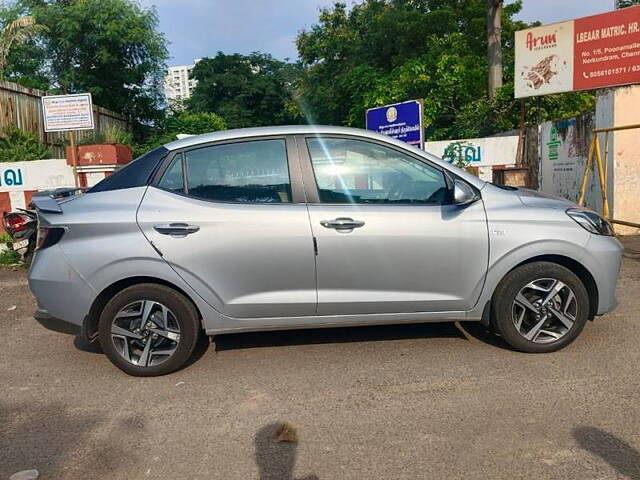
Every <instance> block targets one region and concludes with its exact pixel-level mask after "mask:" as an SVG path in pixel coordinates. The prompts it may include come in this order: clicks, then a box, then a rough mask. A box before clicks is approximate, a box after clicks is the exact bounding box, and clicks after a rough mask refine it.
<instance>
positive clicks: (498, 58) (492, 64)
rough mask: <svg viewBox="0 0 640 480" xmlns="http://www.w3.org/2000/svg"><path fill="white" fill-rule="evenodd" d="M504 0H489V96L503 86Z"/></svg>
mask: <svg viewBox="0 0 640 480" xmlns="http://www.w3.org/2000/svg"><path fill="white" fill-rule="evenodd" d="M501 15H502V0H487V46H488V56H489V98H491V99H493V98H494V97H495V94H496V90H497V89H498V88H500V87H501V86H502V41H501V40H502V25H501Z"/></svg>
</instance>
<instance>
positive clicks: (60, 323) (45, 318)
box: [33, 308, 82, 335]
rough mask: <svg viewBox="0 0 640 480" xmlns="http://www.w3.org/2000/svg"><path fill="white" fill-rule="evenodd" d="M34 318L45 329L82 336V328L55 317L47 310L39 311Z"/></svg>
mask: <svg viewBox="0 0 640 480" xmlns="http://www.w3.org/2000/svg"><path fill="white" fill-rule="evenodd" d="M33 318H35V319H36V321H37V322H38V323H39V324H40V325H42V326H43V327H44V328H47V329H49V330H53V331H54V332H58V333H66V334H67V335H81V334H82V327H81V326H80V325H76V324H75V323H71V322H67V321H66V320H62V319H61V318H57V317H54V316H53V315H51V314H50V313H49V312H47V311H46V310H42V309H40V308H39V309H37V310H36V311H35V313H34V314H33Z"/></svg>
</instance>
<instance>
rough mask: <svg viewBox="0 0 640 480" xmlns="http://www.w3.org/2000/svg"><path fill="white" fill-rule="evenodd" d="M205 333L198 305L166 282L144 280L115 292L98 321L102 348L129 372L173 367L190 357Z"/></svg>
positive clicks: (154, 372) (151, 373) (163, 371)
mask: <svg viewBox="0 0 640 480" xmlns="http://www.w3.org/2000/svg"><path fill="white" fill-rule="evenodd" d="M200 334H201V332H200V327H199V319H198V314H197V312H196V309H195V307H194V306H193V304H192V303H191V302H190V301H189V300H188V299H187V298H185V297H184V296H183V295H181V294H180V293H178V292H176V291H175V290H173V289H171V288H168V287H166V286H164V285H156V284H140V285H134V286H131V287H128V288H126V289H124V290H122V291H121V292H119V293H118V294H117V295H115V296H114V297H113V298H112V299H111V300H110V301H109V302H108V303H107V305H106V306H105V308H104V310H103V311H102V314H101V316H100V321H99V338H100V345H101V346H102V350H103V351H104V352H105V354H106V355H107V357H108V358H109V360H111V362H112V363H113V364H114V365H115V366H116V367H118V368H119V369H121V370H123V371H124V372H126V373H128V374H129V375H134V376H141V377H150V376H157V375H165V374H167V373H171V372H174V371H176V370H178V369H179V368H181V367H182V366H184V364H185V363H186V362H187V360H188V359H189V357H190V356H191V354H192V353H193V350H194V348H195V346H196V343H197V341H198V337H199V335H200Z"/></svg>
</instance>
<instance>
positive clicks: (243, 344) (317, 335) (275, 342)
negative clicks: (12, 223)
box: [215, 322, 510, 351]
mask: <svg viewBox="0 0 640 480" xmlns="http://www.w3.org/2000/svg"><path fill="white" fill-rule="evenodd" d="M418 338H423V339H429V338H458V339H464V340H467V341H469V342H471V343H474V344H481V345H487V346H492V347H496V348H501V349H507V350H509V349H510V348H509V346H508V345H507V344H506V343H505V342H504V341H503V340H502V339H500V338H499V337H497V336H496V335H494V334H493V333H491V332H489V331H488V330H487V329H486V327H484V326H483V325H481V324H480V323H478V322H459V323H458V322H456V323H453V322H447V323H411V324H402V325H376V326H367V327H340V328H317V329H303V330H278V331H269V332H250V333H233V334H226V335H220V336H218V337H216V339H215V344H216V351H225V350H235V349H244V348H259V347H281V346H296V345H317V344H329V343H358V342H381V341H389V340H405V339H418Z"/></svg>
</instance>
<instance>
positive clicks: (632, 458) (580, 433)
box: [573, 427, 640, 478]
mask: <svg viewBox="0 0 640 480" xmlns="http://www.w3.org/2000/svg"><path fill="white" fill-rule="evenodd" d="M573 436H574V438H575V439H576V440H577V442H578V445H580V447H582V448H583V449H584V450H586V451H588V452H590V453H592V454H593V455H596V456H598V457H600V458H602V459H603V460H604V461H605V462H607V463H608V464H609V465H610V466H611V467H612V468H613V469H614V470H615V471H616V472H618V473H619V474H620V475H623V476H625V477H627V478H640V452H639V451H638V450H636V449H635V448H633V447H632V446H631V445H629V444H628V443H627V442H625V441H624V440H622V439H620V438H618V437H616V436H615V435H613V434H612V433H609V432H605V431H604V430H601V429H599V428H596V427H580V428H576V429H575V430H574V431H573Z"/></svg>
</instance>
